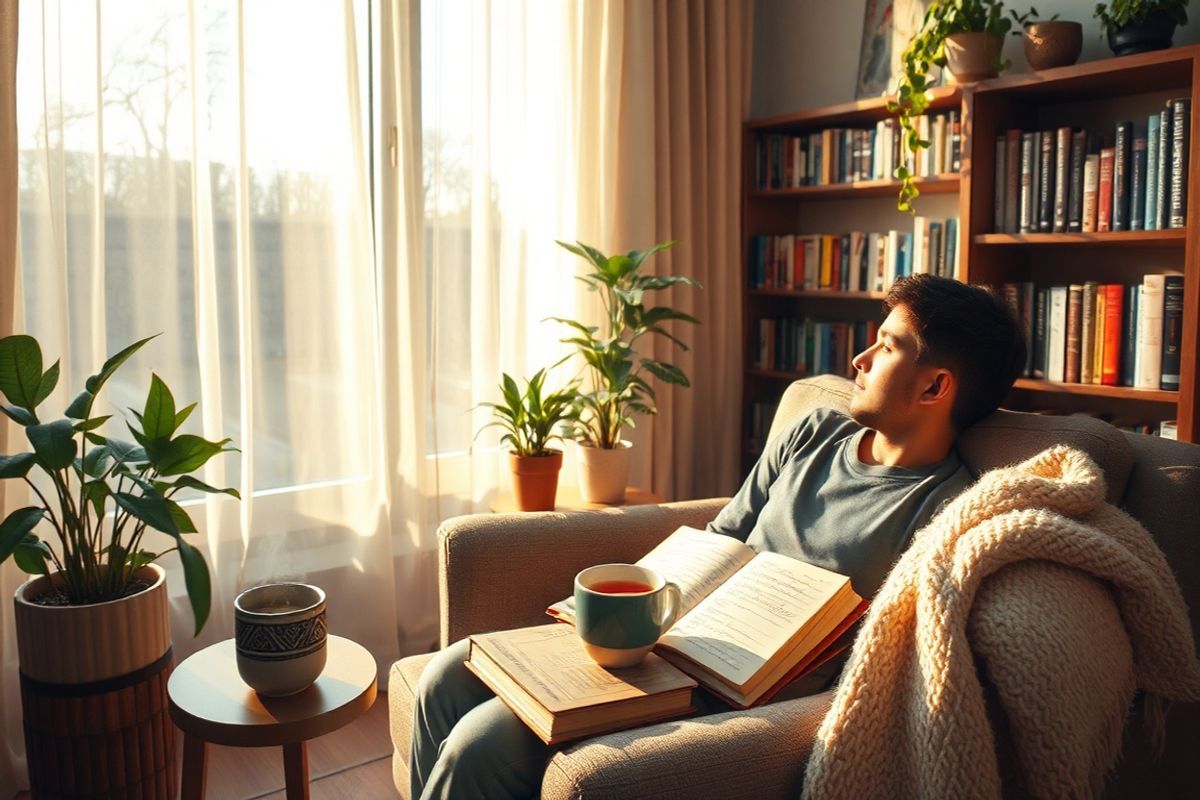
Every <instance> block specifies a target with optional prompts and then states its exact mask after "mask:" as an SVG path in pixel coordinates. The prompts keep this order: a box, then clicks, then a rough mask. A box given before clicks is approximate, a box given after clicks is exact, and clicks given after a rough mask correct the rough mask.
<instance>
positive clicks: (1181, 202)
mask: <svg viewBox="0 0 1200 800" xmlns="http://www.w3.org/2000/svg"><path fill="white" fill-rule="evenodd" d="M1191 104H1192V101H1191V98H1188V97H1179V98H1176V99H1174V100H1172V101H1171V194H1170V198H1171V213H1170V227H1172V228H1182V227H1184V226H1186V225H1187V173H1188V144H1189V143H1188V139H1189V138H1190V137H1189V131H1188V127H1189V120H1190V118H1191Z"/></svg>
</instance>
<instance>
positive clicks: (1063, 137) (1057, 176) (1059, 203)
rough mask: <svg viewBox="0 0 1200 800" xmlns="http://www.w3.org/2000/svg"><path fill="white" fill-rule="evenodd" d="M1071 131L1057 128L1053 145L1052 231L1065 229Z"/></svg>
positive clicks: (1068, 193)
mask: <svg viewBox="0 0 1200 800" xmlns="http://www.w3.org/2000/svg"><path fill="white" fill-rule="evenodd" d="M1070 172H1071V129H1070V128H1059V129H1058V132H1057V135H1056V141H1055V145H1054V215H1053V216H1054V219H1053V230H1054V232H1055V233H1062V232H1063V231H1065V230H1066V229H1067V203H1068V200H1069V196H1070V193H1071V191H1070Z"/></svg>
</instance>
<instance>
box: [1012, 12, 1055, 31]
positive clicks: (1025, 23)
mask: <svg viewBox="0 0 1200 800" xmlns="http://www.w3.org/2000/svg"><path fill="white" fill-rule="evenodd" d="M1008 14H1009V16H1011V17H1012V18H1013V22H1015V23H1017V29H1016V30H1015V31H1013V32H1012V35H1013V36H1021V35H1023V34H1024V32H1025V29H1026V28H1028V27H1029V26H1030V25H1037V24H1038V23H1039V22H1054V21H1055V20H1056V19H1058V14H1055V15H1054V16H1052V17H1050V19H1042V18H1041V17H1040V16H1039V15H1038V10H1037V9H1036V8H1034V7H1033V6H1030V7H1029V10H1028V11H1026V12H1025V13H1024V14H1018V13H1017V10H1016V9H1015V8H1014V9H1009V11H1008Z"/></svg>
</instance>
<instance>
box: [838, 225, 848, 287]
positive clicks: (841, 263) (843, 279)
mask: <svg viewBox="0 0 1200 800" xmlns="http://www.w3.org/2000/svg"><path fill="white" fill-rule="evenodd" d="M838 245H839V247H840V248H841V249H840V250H838V279H837V283H836V284H834V285H835V286H837V287H838V288H839V289H841V290H842V291H843V292H844V291H847V290H849V288H850V234H848V233H843V234H842V235H841V237H840V238H839V239H838Z"/></svg>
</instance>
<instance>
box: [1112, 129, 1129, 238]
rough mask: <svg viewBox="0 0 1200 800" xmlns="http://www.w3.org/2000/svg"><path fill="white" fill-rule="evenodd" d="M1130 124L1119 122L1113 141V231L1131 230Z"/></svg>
mask: <svg viewBox="0 0 1200 800" xmlns="http://www.w3.org/2000/svg"><path fill="white" fill-rule="evenodd" d="M1131 125H1132V123H1130V122H1118V123H1117V132H1116V136H1115V137H1114V139H1113V203H1112V217H1111V219H1110V220H1109V222H1110V224H1111V226H1112V230H1114V231H1127V230H1129V171H1130V170H1129V150H1130V144H1131V143H1132V141H1133V136H1132V134H1131V132H1130V130H1129V129H1130V126H1131Z"/></svg>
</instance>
